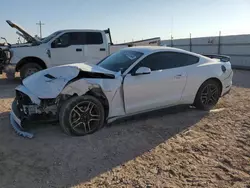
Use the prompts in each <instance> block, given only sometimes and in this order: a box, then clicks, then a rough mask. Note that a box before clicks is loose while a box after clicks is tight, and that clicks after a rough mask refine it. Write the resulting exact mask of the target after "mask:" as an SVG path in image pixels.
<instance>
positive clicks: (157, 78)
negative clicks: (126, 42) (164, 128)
mask: <svg viewBox="0 0 250 188" xmlns="http://www.w3.org/2000/svg"><path fill="white" fill-rule="evenodd" d="M168 55H169V54H168V53H167V52H160V53H155V54H152V55H149V56H147V57H145V58H144V59H143V60H142V61H141V62H139V63H138V64H137V65H136V66H135V67H134V68H133V69H132V70H131V71H130V72H129V73H128V74H127V75H126V77H125V78H124V84H123V89H124V102H125V110H126V114H130V113H136V112H140V111H144V110H150V109H154V108H159V107H164V106H170V105H174V104H177V103H178V102H179V101H180V99H181V97H182V93H183V90H184V87H185V85H186V80H187V73H186V70H185V67H178V62H175V60H174V61H172V60H171V59H168ZM176 61H178V59H176ZM140 67H148V68H150V69H151V72H150V73H147V74H138V75H135V74H134V73H136V70H138V68H140Z"/></svg>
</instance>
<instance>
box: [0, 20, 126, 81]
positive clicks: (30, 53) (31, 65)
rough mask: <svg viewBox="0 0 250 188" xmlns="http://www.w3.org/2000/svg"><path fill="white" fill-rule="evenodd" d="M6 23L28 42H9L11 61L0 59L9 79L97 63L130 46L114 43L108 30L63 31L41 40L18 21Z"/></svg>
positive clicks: (3, 70) (1, 66)
mask: <svg viewBox="0 0 250 188" xmlns="http://www.w3.org/2000/svg"><path fill="white" fill-rule="evenodd" d="M6 22H7V23H8V24H9V25H10V26H11V27H12V28H15V29H17V30H18V33H19V35H21V36H22V37H23V38H25V40H26V41H27V43H24V44H20V45H9V52H10V56H11V57H10V60H9V59H8V61H2V62H0V73H2V72H5V73H6V75H7V77H8V78H13V77H14V75H15V72H20V77H21V79H24V78H26V77H27V76H29V75H31V74H33V73H35V72H38V71H40V70H42V69H46V68H49V67H53V66H58V65H64V64H70V63H82V62H88V63H92V64H96V63H98V62H99V61H100V60H101V59H103V58H105V57H106V56H108V55H110V54H111V53H113V52H115V51H118V50H120V49H121V48H125V47H128V45H113V44H112V40H111V35H110V30H109V29H107V30H89V29H83V30H76V29H73V30H60V31H57V32H54V33H53V34H51V35H49V36H47V37H45V38H43V39H38V38H35V37H32V36H31V35H30V34H28V32H26V31H25V30H24V29H22V28H21V27H20V26H18V25H17V24H15V23H13V22H11V21H9V20H7V21H6ZM0 50H1V49H0ZM5 51H6V49H5ZM0 59H1V57H0Z"/></svg>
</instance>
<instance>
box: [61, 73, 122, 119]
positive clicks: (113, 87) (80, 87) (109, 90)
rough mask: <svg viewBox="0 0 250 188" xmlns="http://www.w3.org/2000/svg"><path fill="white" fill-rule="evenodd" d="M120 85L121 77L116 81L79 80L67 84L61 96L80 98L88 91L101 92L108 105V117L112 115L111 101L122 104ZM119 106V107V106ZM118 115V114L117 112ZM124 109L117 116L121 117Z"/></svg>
mask: <svg viewBox="0 0 250 188" xmlns="http://www.w3.org/2000/svg"><path fill="white" fill-rule="evenodd" d="M121 83H122V77H118V78H117V77H116V79H80V80H77V81H75V82H72V83H70V84H68V85H67V86H66V87H65V88H64V89H63V91H62V92H61V94H62V95H70V96H74V95H77V96H82V95H85V94H86V93H88V92H89V91H97V90H99V91H101V92H102V93H103V94H104V95H105V97H106V99H107V101H108V105H109V107H110V108H109V113H108V114H109V116H111V115H112V113H113V112H112V108H113V106H114V104H113V101H115V103H117V105H118V103H119V104H121V103H122V95H121V92H120V89H121ZM119 106H120V105H119ZM117 113H118V112H117ZM124 113H125V112H124V109H123V108H122V109H121V110H120V111H119V114H121V115H123V114H124Z"/></svg>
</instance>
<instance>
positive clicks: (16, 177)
mask: <svg viewBox="0 0 250 188" xmlns="http://www.w3.org/2000/svg"><path fill="white" fill-rule="evenodd" d="M249 79H250V72H248V71H239V70H236V71H235V76H234V85H235V86H234V87H233V89H232V91H231V93H230V94H229V95H227V96H225V97H223V98H222V99H220V102H219V103H218V105H217V106H216V107H215V109H214V110H212V111H211V112H209V113H208V112H202V111H198V110H195V109H188V108H171V109H167V110H161V111H158V112H154V113H150V114H145V115H143V116H136V117H133V118H129V119H126V120H123V121H119V122H116V123H113V124H112V125H111V126H110V127H106V128H104V129H102V130H100V131H98V132H96V133H95V134H92V135H89V136H85V137H69V136H66V135H64V134H63V133H62V131H61V130H60V128H59V126H58V125H43V126H37V127H36V128H34V131H33V132H34V133H35V136H36V137H35V138H34V139H31V140H30V139H25V138H22V137H19V136H17V135H16V134H15V132H14V131H13V130H12V129H11V128H10V126H9V120H8V114H9V110H10V103H11V102H12V100H13V97H14V87H15V86H17V85H18V83H19V81H18V80H14V81H7V80H6V79H4V78H2V79H0V187H3V188H12V187H24V188H26V187H32V188H36V187H77V188H81V187H212V188H215V187H220V188H221V187H235V188H236V187H237V188H238V187H246V188H250V81H249Z"/></svg>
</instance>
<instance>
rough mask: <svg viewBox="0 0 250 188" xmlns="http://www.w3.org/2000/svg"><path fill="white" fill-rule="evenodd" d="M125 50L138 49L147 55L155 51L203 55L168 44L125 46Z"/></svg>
mask: <svg viewBox="0 0 250 188" xmlns="http://www.w3.org/2000/svg"><path fill="white" fill-rule="evenodd" d="M123 50H133V51H138V52H142V53H144V54H145V55H147V54H151V53H155V52H179V53H186V54H190V55H195V56H199V57H203V56H202V55H200V54H196V53H193V52H189V51H186V50H182V49H179V48H172V47H166V46H135V47H129V48H124V49H123Z"/></svg>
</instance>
